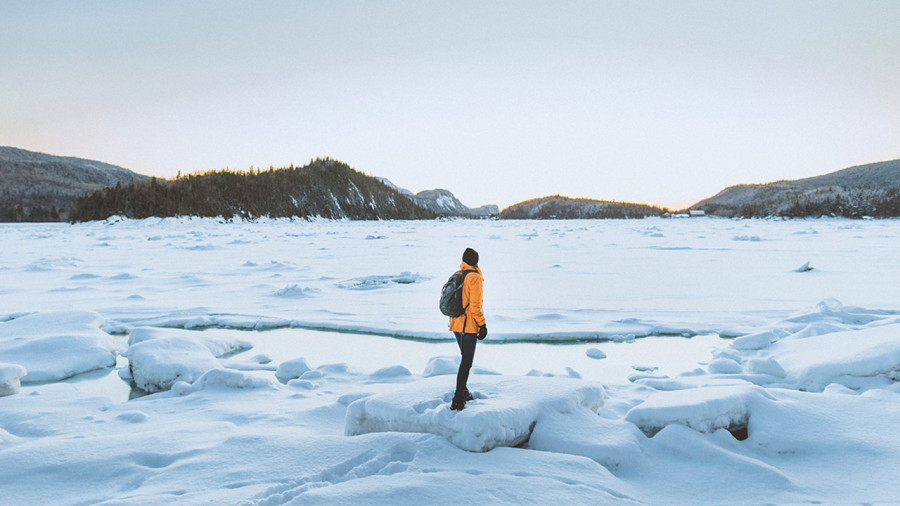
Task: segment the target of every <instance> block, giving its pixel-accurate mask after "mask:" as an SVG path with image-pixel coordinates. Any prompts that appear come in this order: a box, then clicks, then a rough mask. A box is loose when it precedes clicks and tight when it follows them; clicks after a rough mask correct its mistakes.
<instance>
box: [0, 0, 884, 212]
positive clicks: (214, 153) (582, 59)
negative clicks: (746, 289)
mask: <svg viewBox="0 0 900 506" xmlns="http://www.w3.org/2000/svg"><path fill="white" fill-rule="evenodd" d="M898 27H900V2H897V1H895V0H883V1H877V0H844V1H830V0H814V1H805V0H791V1H782V0H777V1H774V0H761V1H760V0H754V1H730V0H708V1H695V0H688V1H678V2H673V1H667V0H653V1H650V0H623V1H603V0H594V1H546V2H534V1H515V2H512V1H490V2H484V1H477V2H476V1H465V0H464V1H454V2H447V1H431V0H424V1H423V0H415V1H413V0H410V1H377V2H374V1H344V0H329V1H318V2H314V1H302V0H297V1H266V2H251V1H243V2H237V1H230V0H221V1H219V0H217V1H191V2H182V1H119V0H110V1H92V0H86V1H68V0H63V1H35V2H27V1H26V2H22V1H11V0H0V145H5V146H15V147H19V148H23V149H28V150H32V151H40V152H44V153H51V154H56V155H66V156H78V157H82V158H89V159H94V160H100V161H104V162H108V163H113V164H116V165H121V166H124V167H127V168H129V169H132V170H134V171H136V172H139V173H143V174H148V175H155V176H159V177H173V176H175V175H176V174H177V173H178V172H182V173H190V172H196V171H205V170H213V169H223V168H226V167H228V168H232V169H247V168H249V167H251V166H253V167H256V168H268V167H269V166H274V167H281V166H287V165H290V164H294V165H297V166H300V165H303V164H306V163H307V162H309V161H310V160H311V159H313V158H316V157H325V156H329V157H332V158H336V159H338V160H341V161H344V162H346V163H348V164H349V165H350V166H351V167H354V168H355V169H357V170H359V171H362V172H365V173H367V174H371V175H375V176H380V177H386V178H388V179H390V180H391V181H392V182H393V183H394V184H396V185H398V186H400V187H404V188H408V189H410V190H412V191H414V192H418V191H421V190H426V189H433V188H446V189H449V190H451V191H452V192H453V193H454V194H455V195H456V196H457V197H458V198H459V199H460V200H461V201H462V202H463V203H464V204H466V205H469V206H472V207H475V206H479V205H483V204H496V205H499V206H500V207H501V208H503V207H506V206H509V205H512V204H514V203H516V202H520V201H523V200H527V199H530V198H536V197H542V196H546V195H555V194H562V195H568V196H571V197H586V198H595V199H604V200H618V201H628V202H645V203H650V204H656V205H661V206H666V207H670V208H673V209H679V208H683V207H686V206H688V205H690V204H692V203H694V202H697V201H699V200H701V199H703V198H705V197H708V196H710V195H713V194H715V193H717V192H718V191H720V190H721V189H723V188H724V187H726V186H729V185H733V184H738V183H759V182H768V181H774V180H779V179H796V178H802V177H809V176H814V175H818V174H824V173H827V172H832V171H835V170H839V169H842V168H845V167H849V166H853V165H859V164H864V163H870V162H877V161H882V160H890V159H896V158H900V29H898Z"/></svg>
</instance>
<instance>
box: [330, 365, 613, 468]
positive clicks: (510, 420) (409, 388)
mask: <svg viewBox="0 0 900 506" xmlns="http://www.w3.org/2000/svg"><path fill="white" fill-rule="evenodd" d="M468 386H469V391H470V392H472V395H473V396H474V397H475V400H474V401H470V402H469V403H468V404H466V408H465V409H464V410H462V411H458V412H457V411H451V410H450V399H451V398H452V396H453V385H452V384H451V382H448V381H447V379H446V378H441V377H435V378H427V379H423V380H420V381H415V382H412V383H407V384H405V385H402V386H398V387H396V388H393V389H391V391H390V392H387V393H382V394H376V395H373V396H370V397H366V398H363V399H359V400H357V401H355V402H353V403H351V404H350V405H349V406H348V407H347V414H346V418H345V425H344V434H345V435H347V436H356V435H360V434H368V433H372V432H414V433H429V434H435V435H438V436H443V437H445V438H447V439H448V440H449V441H450V442H451V443H453V444H454V445H456V446H458V447H459V448H462V449H463V450H467V451H471V452H485V451H489V450H491V449H493V448H496V447H498V446H517V445H519V444H522V443H523V442H525V441H527V440H528V438H529V437H530V436H531V432H532V430H534V427H535V425H536V424H537V423H538V421H539V420H540V419H541V417H542V416H544V415H546V414H552V413H569V412H574V411H578V410H588V411H596V410H597V409H599V407H600V406H602V405H603V399H604V396H605V392H604V390H603V388H602V387H601V386H599V385H592V384H590V383H585V382H583V381H578V380H573V379H569V378H553V379H548V378H534V377H528V376H525V377H517V378H509V377H493V376H490V377H484V378H479V379H478V381H475V382H472V381H470V382H469V385H468Z"/></svg>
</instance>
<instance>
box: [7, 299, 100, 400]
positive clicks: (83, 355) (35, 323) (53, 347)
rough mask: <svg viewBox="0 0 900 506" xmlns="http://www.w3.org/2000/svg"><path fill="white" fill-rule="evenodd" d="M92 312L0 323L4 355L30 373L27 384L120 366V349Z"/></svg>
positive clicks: (41, 315) (42, 315) (33, 316)
mask: <svg viewBox="0 0 900 506" xmlns="http://www.w3.org/2000/svg"><path fill="white" fill-rule="evenodd" d="M103 323H104V320H103V317H102V316H100V315H99V314H97V313H94V312H91V311H71V312H47V313H34V314H30V315H27V316H22V317H20V318H16V319H14V320H11V321H8V322H4V323H0V357H2V358H3V361H4V362H6V363H11V364H18V365H20V366H22V367H24V368H25V369H26V370H27V371H28V372H27V374H26V375H25V376H23V377H22V378H21V381H22V382H23V383H30V382H38V381H56V380H61V379H64V378H68V377H70V376H74V375H76V374H80V373H83V372H87V371H93V370H95V369H102V368H105V367H112V366H114V365H116V355H117V354H118V348H117V346H116V342H115V340H114V339H113V337H112V336H110V335H109V334H107V333H106V332H103V331H102V330H100V328H101V327H102V326H103Z"/></svg>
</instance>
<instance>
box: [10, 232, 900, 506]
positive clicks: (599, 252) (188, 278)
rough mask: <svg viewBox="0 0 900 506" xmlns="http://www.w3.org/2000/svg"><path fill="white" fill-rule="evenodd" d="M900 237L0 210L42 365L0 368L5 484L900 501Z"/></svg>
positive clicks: (428, 498) (241, 498)
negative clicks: (470, 282)
mask: <svg viewBox="0 0 900 506" xmlns="http://www.w3.org/2000/svg"><path fill="white" fill-rule="evenodd" d="M898 237H900V220H883V221H851V220H843V219H822V220H797V221H780V220H779V221H775V220H773V221H767V220H746V221H734V220H721V219H710V218H701V219H646V220H632V221H625V220H612V221H448V222H440V221H434V222H431V221H429V222H329V221H313V222H307V221H290V220H272V221H268V220H261V221H259V222H254V223H244V222H237V223H228V222H222V221H219V220H210V219H193V220H192V219H179V220H171V219H170V220H159V219H149V220H139V221H133V220H118V219H111V220H108V221H106V222H97V223H83V224H77V225H68V224H0V241H2V244H3V246H2V250H0V394H2V393H3V392H7V391H17V390H19V385H18V384H19V383H20V382H21V391H20V392H19V393H17V394H13V395H8V396H5V397H0V468H2V469H7V470H11V471H7V473H10V474H8V476H9V477H10V478H11V479H9V480H6V481H5V483H4V482H0V497H7V498H10V499H8V500H10V501H11V502H13V503H47V504H53V503H60V504H67V503H85V502H87V503H92V502H103V501H112V502H134V503H154V504H156V503H167V502H175V503H202V502H210V501H212V502H222V503H245V502H246V503H251V504H288V503H297V504H299V503H304V504H307V503H317V502H325V503H330V502H358V503H397V502H408V501H410V500H412V499H413V498H416V499H417V500H420V501H422V502H426V503H441V502H447V500H446V496H445V495H441V491H442V490H445V489H446V487H445V486H444V485H442V484H443V483H446V482H447V481H452V480H454V479H457V478H458V477H459V476H466V477H467V480H469V483H470V485H471V486H470V487H468V488H467V489H466V490H465V491H464V492H463V493H461V495H460V496H459V497H456V498H455V500H456V501H457V502H458V500H473V501H475V500H480V501H484V500H485V499H488V500H490V501H492V502H499V503H520V502H522V501H523V500H529V501H536V502H549V501H550V500H554V501H559V500H564V501H566V502H573V503H588V502H589V503H597V502H601V503H610V502H612V503H648V504H658V503H676V504H695V503H747V502H750V503H759V502H775V503H784V502H788V503H795V502H806V501H824V502H826V503H829V502H832V503H833V502H839V503H846V502H866V501H871V502H879V501H881V502H884V501H890V500H893V498H895V497H897V496H900V489H898V488H897V485H896V483H895V480H894V479H893V477H892V475H891V473H890V472H888V471H890V470H892V469H893V468H894V467H895V465H894V464H896V462H897V459H900V438H897V437H895V436H891V435H890V434H893V432H894V431H892V430H891V428H890V423H891V420H896V417H897V416H898V415H900V413H898V410H900V402H897V401H898V395H900V394H898V393H897V392H898V391H900V388H898V385H900V383H898V381H900V340H898V339H897V337H896V336H897V335H898V330H896V329H898V328H900V291H898V288H897V287H898V286H900V268H898V267H897V265H896V248H897V244H898ZM466 247H472V248H474V249H476V250H478V251H479V253H480V257H481V261H480V264H479V265H480V267H481V268H482V270H483V271H484V277H485V284H484V299H485V305H484V310H485V316H486V318H487V321H488V325H489V328H490V335H489V336H488V339H487V340H486V341H484V342H481V343H479V345H478V348H477V351H476V354H475V370H474V373H475V374H473V376H472V377H471V378H470V385H471V389H472V390H473V392H475V393H476V400H475V401H473V403H472V405H471V407H467V408H466V410H464V411H462V412H460V413H458V414H454V413H453V412H450V411H449V410H447V407H446V404H447V401H448V399H447V398H445V397H446V395H448V391H449V390H451V389H452V385H453V382H454V378H453V376H452V375H453V374H455V365H454V363H453V360H455V359H456V357H458V351H457V348H456V344H455V342H454V341H453V340H452V339H451V336H450V334H449V332H448V331H447V320H446V318H445V317H443V316H442V315H441V314H440V312H439V311H438V309H437V299H438V294H439V291H440V287H441V285H442V284H443V283H444V282H445V281H446V279H447V277H448V276H449V275H450V274H452V273H453V272H454V271H455V270H456V269H457V268H458V266H459V262H460V255H461V253H462V251H463V250H464V249H465V248H466ZM804 265H808V267H809V268H807V269H802V268H801V267H803V266H804ZM599 352H602V354H600V353H599ZM602 355H605V358H592V357H597V356H602ZM441 357H443V358H441ZM301 359H302V360H301ZM282 364H285V367H282V368H280V366H282ZM290 364H293V365H292V366H291V367H292V368H293V369H292V370H294V371H295V372H294V373H288V372H285V371H286V370H287V369H288V368H287V366H288V365H290ZM448 364H449V365H448ZM23 369H24V370H25V371H27V373H25V372H23ZM278 370H280V371H281V372H280V373H279V374H280V375H279V376H278V377H277V379H276V371H278ZM132 381H133V382H134V384H140V385H145V386H146V388H148V389H150V390H154V391H157V390H158V392H156V393H152V394H150V395H144V394H146V392H143V391H141V392H137V391H133V390H132V387H133V384H132ZM130 398H131V400H129V399H130ZM732 435H736V436H734V437H733V436H732ZM737 435H740V440H738V439H735V438H736V437H738V436H737ZM823 441H827V444H823ZM51 456H52V457H51ZM48 461H50V462H52V464H47V462H48ZM48 466H49V467H48ZM82 470H86V472H88V473H90V475H91V480H89V482H86V481H85V480H84V477H83V475H82ZM101 470H102V472H101ZM563 470H564V472H563ZM673 470H678V471H677V472H675V471H673ZM48 472H51V473H53V476H55V477H56V479H55V480H54V481H53V483H52V485H51V486H49V487H48V486H45V483H43V482H41V480H42V478H41V476H46V474H47V473H48ZM39 482H40V483H39ZM711 484H712V485H711ZM715 484H721V485H715Z"/></svg>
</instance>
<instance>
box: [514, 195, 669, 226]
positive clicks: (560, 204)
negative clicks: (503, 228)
mask: <svg viewBox="0 0 900 506" xmlns="http://www.w3.org/2000/svg"><path fill="white" fill-rule="evenodd" d="M665 212H666V210H665V209H661V208H659V207H655V206H648V205H646V204H630V203H626V202H609V201H605V200H592V199H572V198H569V197H561V196H558V195H557V196H550V197H543V198H539V199H532V200H526V201H525V202H520V203H518V204H514V205H512V206H509V207H507V208H506V209H504V210H503V212H501V213H500V217H501V218H502V219H505V220H526V219H529V220H551V219H558V220H570V219H596V218H645V217H647V216H661V215H663V214H665Z"/></svg>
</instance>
